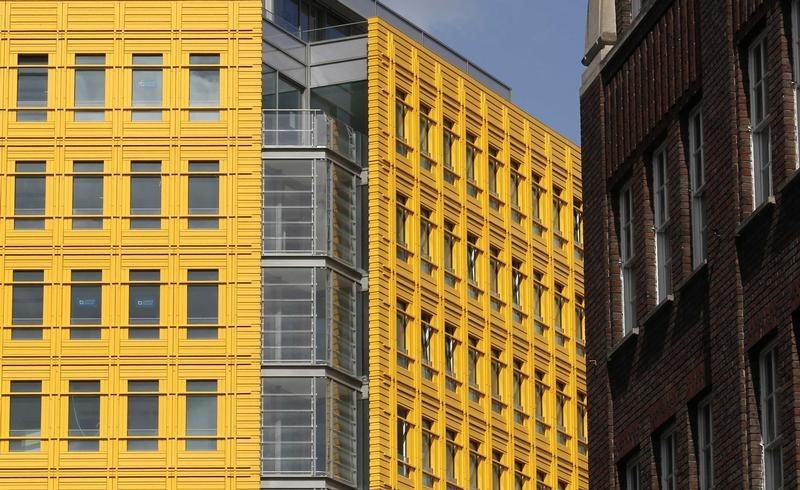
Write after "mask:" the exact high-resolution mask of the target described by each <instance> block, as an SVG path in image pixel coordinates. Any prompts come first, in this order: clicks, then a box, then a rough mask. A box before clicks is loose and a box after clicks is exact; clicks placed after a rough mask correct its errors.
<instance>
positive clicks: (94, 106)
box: [75, 54, 106, 121]
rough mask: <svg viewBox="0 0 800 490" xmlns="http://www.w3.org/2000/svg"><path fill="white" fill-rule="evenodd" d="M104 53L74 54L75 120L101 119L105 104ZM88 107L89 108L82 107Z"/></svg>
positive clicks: (103, 116) (103, 117) (102, 118)
mask: <svg viewBox="0 0 800 490" xmlns="http://www.w3.org/2000/svg"><path fill="white" fill-rule="evenodd" d="M105 64H106V55H104V54H76V55H75V65H76V68H75V108H76V109H75V120H76V121H103V120H104V119H105V111H104V110H103V109H102V108H103V107H105V106H106V70H105ZM84 108H90V109H84Z"/></svg>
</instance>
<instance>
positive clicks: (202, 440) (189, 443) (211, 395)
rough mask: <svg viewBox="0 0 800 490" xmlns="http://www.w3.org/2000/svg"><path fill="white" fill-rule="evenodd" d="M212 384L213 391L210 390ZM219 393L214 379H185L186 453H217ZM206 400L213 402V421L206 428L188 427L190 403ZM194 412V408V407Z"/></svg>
mask: <svg viewBox="0 0 800 490" xmlns="http://www.w3.org/2000/svg"><path fill="white" fill-rule="evenodd" d="M212 383H213V389H212ZM220 396H221V393H220V392H219V381H217V380H214V379H187V380H186V391H185V394H184V405H185V409H184V413H185V417H186V418H185V419H184V424H185V427H184V430H185V438H184V440H185V446H184V449H185V450H186V451H217V450H218V449H219V447H218V444H217V441H218V439H219V438H220V435H219V430H220V424H219V412H220V410H219V402H220V400H219V399H220ZM203 399H206V401H210V400H213V402H214V413H213V419H211V420H209V421H208V422H210V423H209V424H208V426H207V427H206V428H192V427H190V420H191V417H190V412H191V411H192V408H191V405H190V404H191V402H193V401H199V400H203ZM195 410H196V407H195ZM195 431H207V433H206V434H195V433H194V432H195Z"/></svg>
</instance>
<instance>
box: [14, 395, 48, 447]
mask: <svg viewBox="0 0 800 490" xmlns="http://www.w3.org/2000/svg"><path fill="white" fill-rule="evenodd" d="M41 415H42V398H41V396H38V395H34V396H12V397H11V403H10V407H9V430H8V435H9V436H10V437H35V436H39V435H41Z"/></svg>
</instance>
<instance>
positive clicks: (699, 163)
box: [688, 105, 708, 269]
mask: <svg viewBox="0 0 800 490" xmlns="http://www.w3.org/2000/svg"><path fill="white" fill-rule="evenodd" d="M688 132H689V193H690V198H691V205H690V206H691V220H692V268H694V269H696V268H698V267H700V266H701V265H703V263H705V261H706V253H707V246H708V221H707V219H706V202H705V201H706V199H705V184H706V179H705V155H704V149H703V107H702V106H700V105H699V106H697V107H695V108H694V109H692V111H691V112H690V113H689V122H688ZM698 136H699V141H698Z"/></svg>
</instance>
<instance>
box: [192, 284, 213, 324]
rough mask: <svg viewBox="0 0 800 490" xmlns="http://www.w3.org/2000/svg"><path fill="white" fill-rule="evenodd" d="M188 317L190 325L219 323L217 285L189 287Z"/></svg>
mask: <svg viewBox="0 0 800 490" xmlns="http://www.w3.org/2000/svg"><path fill="white" fill-rule="evenodd" d="M187 289H188V292H187V294H188V303H187V306H188V308H187V317H188V320H189V323H217V309H218V304H219V299H218V292H217V285H216V284H203V285H194V284H192V285H189V286H188V288H187Z"/></svg>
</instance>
